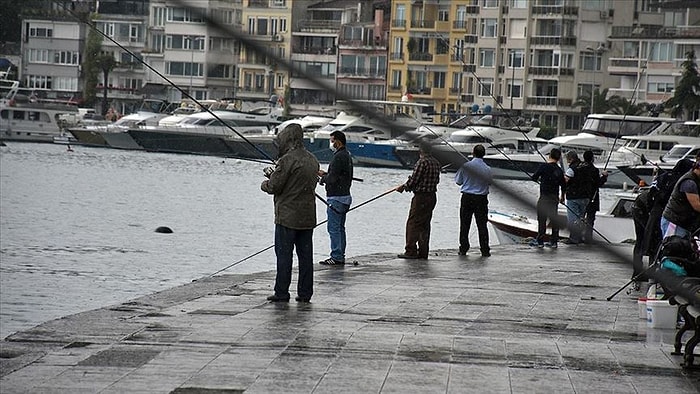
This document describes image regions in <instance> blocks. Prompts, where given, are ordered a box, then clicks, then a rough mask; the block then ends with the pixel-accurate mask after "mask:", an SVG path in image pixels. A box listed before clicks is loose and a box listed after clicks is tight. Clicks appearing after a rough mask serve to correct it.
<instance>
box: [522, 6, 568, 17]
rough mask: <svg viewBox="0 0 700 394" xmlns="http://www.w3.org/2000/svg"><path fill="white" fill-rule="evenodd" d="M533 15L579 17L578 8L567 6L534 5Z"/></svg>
mask: <svg viewBox="0 0 700 394" xmlns="http://www.w3.org/2000/svg"><path fill="white" fill-rule="evenodd" d="M532 14H533V15H557V16H561V15H570V16H576V15H578V7H572V6H565V5H533V6H532Z"/></svg>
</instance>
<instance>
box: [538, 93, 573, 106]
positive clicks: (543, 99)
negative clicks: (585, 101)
mask: <svg viewBox="0 0 700 394" xmlns="http://www.w3.org/2000/svg"><path fill="white" fill-rule="evenodd" d="M527 104H528V105H540V106H548V107H572V106H573V100H571V99H564V98H559V97H556V96H535V97H528V98H527Z"/></svg>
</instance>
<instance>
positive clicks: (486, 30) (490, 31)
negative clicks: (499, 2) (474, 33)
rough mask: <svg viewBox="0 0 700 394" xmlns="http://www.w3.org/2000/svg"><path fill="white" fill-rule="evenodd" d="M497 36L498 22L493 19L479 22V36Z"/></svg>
mask: <svg viewBox="0 0 700 394" xmlns="http://www.w3.org/2000/svg"><path fill="white" fill-rule="evenodd" d="M497 35H498V21H497V20H496V19H493V18H484V19H482V20H481V36H482V37H496V36H497Z"/></svg>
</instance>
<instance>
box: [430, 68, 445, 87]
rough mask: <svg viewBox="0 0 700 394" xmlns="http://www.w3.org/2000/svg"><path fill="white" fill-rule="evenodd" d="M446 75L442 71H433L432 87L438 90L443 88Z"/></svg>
mask: <svg viewBox="0 0 700 394" xmlns="http://www.w3.org/2000/svg"><path fill="white" fill-rule="evenodd" d="M445 78H446V73H445V72H444V71H435V72H434V73H433V87H434V88H438V89H444V88H445Z"/></svg>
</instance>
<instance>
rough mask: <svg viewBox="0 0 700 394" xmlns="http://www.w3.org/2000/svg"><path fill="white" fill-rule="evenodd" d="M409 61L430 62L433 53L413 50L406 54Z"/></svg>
mask: <svg viewBox="0 0 700 394" xmlns="http://www.w3.org/2000/svg"><path fill="white" fill-rule="evenodd" d="M408 60H409V61H418V62H432V61H433V54H432V53H424V52H414V53H411V54H409V55H408Z"/></svg>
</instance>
